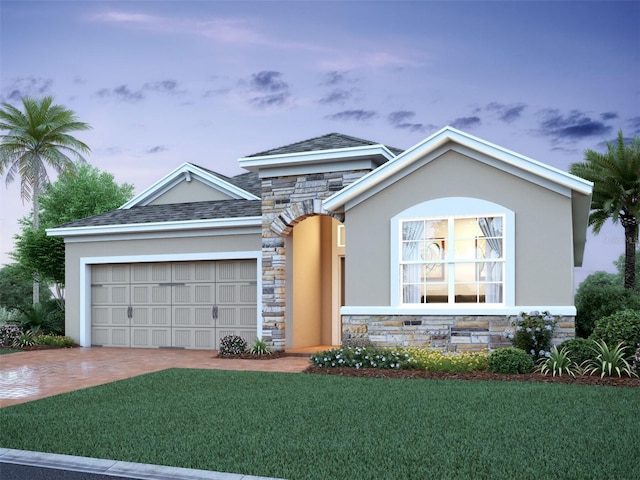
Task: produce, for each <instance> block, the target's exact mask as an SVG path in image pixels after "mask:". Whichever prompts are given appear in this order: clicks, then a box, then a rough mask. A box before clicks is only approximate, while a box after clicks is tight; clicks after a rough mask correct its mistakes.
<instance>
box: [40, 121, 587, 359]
mask: <svg viewBox="0 0 640 480" xmlns="http://www.w3.org/2000/svg"><path fill="white" fill-rule="evenodd" d="M239 164H240V166H241V167H243V168H244V169H246V170H247V171H248V173H244V174H242V175H238V176H235V177H226V176H223V175H220V174H218V173H215V172H213V171H211V170H207V169H205V168H202V167H199V166H197V165H193V164H191V163H185V164H183V165H181V166H179V167H178V168H177V169H175V170H174V171H172V172H171V173H169V174H168V175H167V176H165V177H164V178H162V179H160V180H159V181H157V182H156V183H155V184H153V185H152V186H150V187H149V188H147V189H146V190H145V191H143V192H142V193H140V194H139V195H138V196H136V197H135V198H134V199H133V200H131V201H130V202H129V203H127V204H126V205H123V206H122V207H121V208H120V209H118V210H115V211H112V212H108V213H105V214H102V215H98V216H95V217H91V218H87V219H83V220H79V221H76V222H72V223H69V224H66V225H62V226H59V227H57V228H53V229H51V230H49V231H48V233H49V234H50V235H57V236H62V237H64V239H65V245H66V272H67V279H66V304H67V311H66V332H67V335H69V336H71V337H72V338H74V339H75V340H76V341H78V342H79V343H80V345H83V346H89V345H104V346H124V347H178V348H203V349H207V348H211V349H215V348H217V347H218V345H219V341H220V339H221V338H222V337H224V336H225V335H229V334H237V335H241V336H243V337H245V338H246V339H247V340H248V341H249V342H252V341H253V340H254V339H255V338H256V337H260V338H263V339H264V340H266V341H267V342H268V343H270V344H271V345H272V346H273V347H274V348H275V349H277V350H282V349H285V348H287V349H289V348H300V347H309V346H318V345H337V344H340V342H341V341H343V340H346V339H363V340H369V341H372V342H374V343H377V344H380V345H400V344H401V345H425V344H431V345H440V346H443V347H447V348H454V349H455V348H457V347H459V348H460V349H462V348H478V347H484V348H486V347H490V348H495V347H497V346H501V345H504V342H505V340H504V338H503V336H502V332H503V331H504V329H505V328H506V327H508V325H509V316H512V315H517V314H518V313H519V312H521V311H527V312H529V311H532V310H541V311H542V310H549V311H550V312H551V313H552V314H554V315H561V316H562V321H561V322H560V324H559V327H558V328H557V329H556V334H555V335H556V336H555V341H556V342H559V341H562V340H563V339H564V338H567V337H572V336H573V335H574V318H575V307H574V305H573V285H574V282H573V270H574V267H575V266H580V265H581V264H582V257H583V252H584V245H585V240H586V231H587V218H588V213H589V207H590V203H591V190H592V185H591V184H590V183H589V182H587V181H585V180H582V179H580V178H577V177H575V176H573V175H570V174H568V173H565V172H562V171H560V170H557V169H555V168H552V167H550V166H548V165H545V164H543V163H540V162H537V161H535V160H532V159H529V158H526V157H524V156H522V155H519V154H517V153H514V152H511V151H509V150H506V149H504V148H502V147H499V146H497V145H493V144H491V143H489V142H486V141H484V140H482V139H479V138H476V137H473V136H471V135H468V134H466V133H463V132H461V131H459V130H456V129H453V128H450V127H446V128H444V129H442V130H440V131H439V132H437V133H435V134H434V135H432V136H430V137H429V138H427V139H425V140H424V141H422V142H420V143H419V144H417V145H415V146H414V147H412V148H410V149H408V150H405V151H402V150H398V149H393V148H389V147H387V146H384V145H381V144H378V143H375V142H370V141H366V140H362V139H358V138H354V137H349V136H346V135H341V134H329V135H325V136H322V137H318V138H314V139H310V140H305V141H302V142H298V143H295V144H292V145H287V146H285V147H281V148H277V149H274V150H269V151H266V152H262V153H259V154H255V155H251V156H247V157H244V158H241V159H240V160H239Z"/></svg>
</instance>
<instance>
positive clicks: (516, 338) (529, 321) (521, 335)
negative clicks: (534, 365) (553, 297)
mask: <svg viewBox="0 0 640 480" xmlns="http://www.w3.org/2000/svg"><path fill="white" fill-rule="evenodd" d="M557 322H558V320H557V319H556V317H555V316H553V315H551V314H550V313H549V312H537V311H534V312H531V313H528V314H527V313H525V312H522V313H520V315H518V316H517V317H515V318H514V319H512V320H511V326H512V327H513V330H507V331H505V336H506V337H507V338H508V339H510V340H511V344H512V345H513V346H514V347H516V348H519V349H521V350H523V351H525V352H527V353H529V354H530V355H531V356H532V357H533V359H534V360H537V359H539V358H542V357H546V356H547V355H548V353H549V351H550V350H551V339H552V338H553V330H554V329H555V326H556V324H557Z"/></svg>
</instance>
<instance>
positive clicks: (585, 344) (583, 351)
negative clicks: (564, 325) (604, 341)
mask: <svg viewBox="0 0 640 480" xmlns="http://www.w3.org/2000/svg"><path fill="white" fill-rule="evenodd" d="M563 349H564V350H566V351H567V352H568V355H569V358H571V360H572V361H574V362H575V363H577V364H578V365H581V364H582V363H584V362H586V361H587V360H590V359H592V358H593V356H594V353H593V342H592V341H591V340H587V339H586V338H570V339H569V340H565V341H564V342H562V343H561V344H560V345H559V346H558V350H563Z"/></svg>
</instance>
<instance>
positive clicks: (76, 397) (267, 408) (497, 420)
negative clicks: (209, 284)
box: [0, 369, 640, 480]
mask: <svg viewBox="0 0 640 480" xmlns="http://www.w3.org/2000/svg"><path fill="white" fill-rule="evenodd" d="M639 411H640V391H639V390H638V389H635V388H613V387H586V386H576V385H555V384H554V385H549V384H538V383H524V382H504V383H502V382H463V381H454V380H401V379H373V378H347V377H338V376H331V375H303V374H286V373H258V372H242V371H217V370H186V369H172V370H166V371H163V372H157V373H152V374H148V375H143V376H140V377H134V378H130V379H127V380H122V381H118V382H114V383H111V384H107V385H102V386H98V387H93V388H89V389H85V390H79V391H76V392H72V393H68V394H63V395H58V396H55V397H50V398H45V399H42V400H38V401H34V402H29V403H26V404H22V405H16V406H12V407H5V408H3V409H0V426H1V428H0V446H2V447H7V448H17V449H25V450H34V451H43V452H54V453H63V454H70V455H80V456H88V457H97V458H108V459H115V460H123V461H131V462H141V463H152V464H161V465H173V466H180V467H187V468H199V469H208V470H217V471H223V472H235V473H243V474H251V475H265V476H272V477H280V478H288V479H291V480H296V479H322V480H326V479H345V478H349V479H400V478H402V479H424V478H439V479H449V478H451V479H453V478H465V479H466V478H487V479H489V478H491V479H501V478H503V479H506V478H509V479H512V478H519V479H529V478H531V479H534V478H535V479H545V478H549V479H557V478H563V479H588V478H594V479H595V478H598V479H599V478H616V479H635V478H640V462H638V456H637V447H638V445H640V426H639V424H638V412H639Z"/></svg>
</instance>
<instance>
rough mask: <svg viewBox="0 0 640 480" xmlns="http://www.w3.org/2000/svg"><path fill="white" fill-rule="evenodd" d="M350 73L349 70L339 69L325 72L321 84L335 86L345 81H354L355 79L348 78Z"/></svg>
mask: <svg viewBox="0 0 640 480" xmlns="http://www.w3.org/2000/svg"><path fill="white" fill-rule="evenodd" d="M348 75H349V72H348V71H342V72H339V71H337V70H333V71H331V72H327V73H325V74H324V80H323V81H322V82H321V85H327V86H330V87H333V86H336V85H340V84H342V83H345V82H349V83H353V82H354V81H355V80H352V79H350V78H348Z"/></svg>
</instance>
